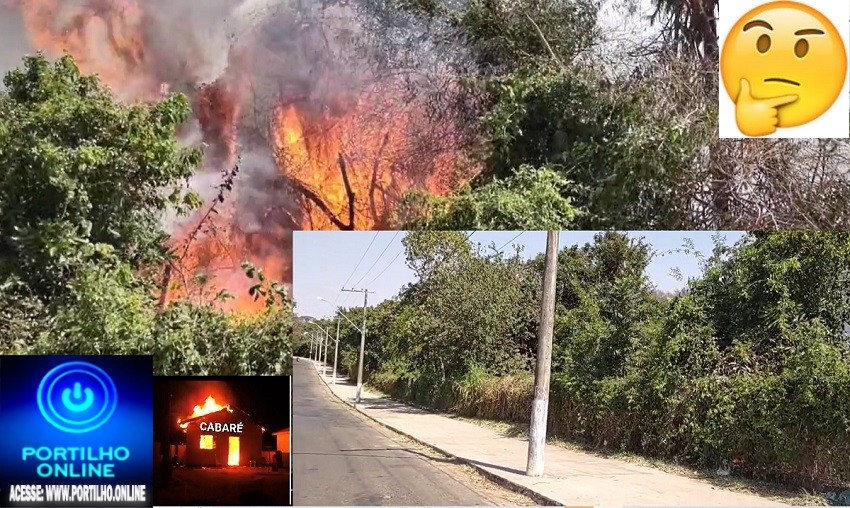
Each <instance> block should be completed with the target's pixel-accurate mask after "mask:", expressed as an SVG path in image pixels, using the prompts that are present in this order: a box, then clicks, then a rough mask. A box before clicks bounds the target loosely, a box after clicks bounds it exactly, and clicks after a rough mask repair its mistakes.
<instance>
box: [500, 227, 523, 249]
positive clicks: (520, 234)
mask: <svg viewBox="0 0 850 508" xmlns="http://www.w3.org/2000/svg"><path fill="white" fill-rule="evenodd" d="M523 233H525V231H520V232H519V234H518V235H516V236H515V237H513V238H511V239H510V240H508V241H507V242H505V245H502V246H501V247H499V249H498V250H499V251H500V252H501V250H502V249H504V248H505V247H507V245H508V244H509V243H511V242H513V241H514V240H516V239H517V238H519V237H520V236H522V235H523Z"/></svg>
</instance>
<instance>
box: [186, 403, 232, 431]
mask: <svg viewBox="0 0 850 508" xmlns="http://www.w3.org/2000/svg"><path fill="white" fill-rule="evenodd" d="M222 409H227V410H230V406H227V405H222V404H219V403H218V402H216V400H215V397H213V396H212V395H210V396H209V397H207V399H206V400H205V401H204V404H203V405H200V404H198V405H196V406H195V407H194V408H193V409H192V414H191V415H190V416H189V417H188V418H186V420H191V419H192V418H197V417H199V416H204V415H208V414H210V413H215V412H216V411H221V410H222ZM182 422H183V419H179V418H178V420H177V423H179V424H180V427H181V428H184V429H185V428H186V427H188V426H189V424H188V423H182Z"/></svg>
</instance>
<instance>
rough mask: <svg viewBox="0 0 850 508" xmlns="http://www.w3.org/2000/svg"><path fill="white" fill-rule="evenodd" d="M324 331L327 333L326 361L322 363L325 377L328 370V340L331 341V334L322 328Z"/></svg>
mask: <svg viewBox="0 0 850 508" xmlns="http://www.w3.org/2000/svg"><path fill="white" fill-rule="evenodd" d="M322 331H324V332H325V356H324V358H325V359H324V360H323V361H322V375H323V376H324V375H325V373H326V372H327V368H328V339H330V337H331V334H329V333H328V331H327V330H326V329H324V328H322Z"/></svg>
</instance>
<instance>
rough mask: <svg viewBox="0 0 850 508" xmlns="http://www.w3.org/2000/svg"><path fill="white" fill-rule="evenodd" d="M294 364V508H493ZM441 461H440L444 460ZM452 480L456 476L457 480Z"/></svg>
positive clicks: (470, 486)
mask: <svg viewBox="0 0 850 508" xmlns="http://www.w3.org/2000/svg"><path fill="white" fill-rule="evenodd" d="M293 363H294V372H293V380H292V382H293V386H292V394H293V397H292V405H293V408H292V411H293V413H292V420H293V422H292V427H293V429H292V432H293V434H292V469H293V479H292V489H293V501H294V504H295V505H301V506H305V505H359V506H370V505H407V506H417V505H420V506H421V505H431V506H452V505H455V506H457V505H461V506H470V505H492V504H494V502H496V501H493V500H491V499H492V498H491V497H489V496H488V497H485V495H486V489H485V488H481V489H477V488H475V484H474V482H471V481H469V478H464V477H462V476H463V475H459V474H457V472H456V471H452V470H451V469H449V468H447V467H446V466H445V464H441V463H440V461H441V459H440V458H439V457H435V456H433V455H431V454H429V453H423V452H422V451H421V450H419V449H417V447H416V446H414V445H412V444H405V440H404V439H403V438H400V436H398V435H397V434H395V433H393V432H392V431H390V430H389V429H385V428H383V427H381V426H380V425H378V424H376V423H374V422H372V421H371V420H369V419H368V418H366V417H365V416H363V415H361V414H359V413H356V412H354V411H353V410H352V409H351V408H349V407H347V406H346V405H345V404H343V403H342V402H341V401H340V400H339V399H337V398H336V397H335V396H334V395H332V394H331V393H330V390H329V389H328V388H327V386H325V385H324V382H323V381H322V380H321V379H319V375H318V373H317V372H316V370H315V368H314V367H313V366H312V365H311V364H310V363H309V360H305V359H300V360H296V361H295V362H293ZM443 460H444V459H443ZM458 476H461V477H460V478H459V479H458V478H457V477H458Z"/></svg>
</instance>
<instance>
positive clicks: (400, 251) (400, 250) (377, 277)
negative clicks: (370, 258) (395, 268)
mask: <svg viewBox="0 0 850 508" xmlns="http://www.w3.org/2000/svg"><path fill="white" fill-rule="evenodd" d="M402 252H404V247H402V248H401V249H399V251H398V253H397V254H396V255H395V257H394V258H392V260H391V261H390V262H389V264H388V265H387V266H385V267H384V269H383V270H381V273H379V274H378V275H376V276H375V278H374V279H372V280H371V281H370V282H369V283H368V284H366V285H367V286H371V285H372V283H374V282H375V281H376V280H378V279H379V278H381V275H383V274H384V272H386V271H387V269H388V268H389V267H391V266H392V265H393V263H395V260H396V259H398V257H399V256H401V253H402Z"/></svg>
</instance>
